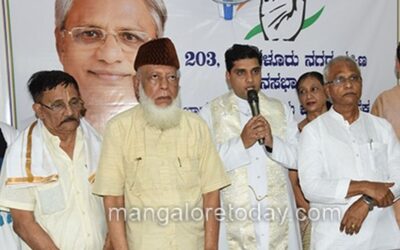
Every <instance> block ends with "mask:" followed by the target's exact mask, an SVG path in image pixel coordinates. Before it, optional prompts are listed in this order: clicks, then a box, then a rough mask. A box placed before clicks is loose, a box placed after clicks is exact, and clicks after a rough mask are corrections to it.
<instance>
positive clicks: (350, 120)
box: [299, 56, 400, 249]
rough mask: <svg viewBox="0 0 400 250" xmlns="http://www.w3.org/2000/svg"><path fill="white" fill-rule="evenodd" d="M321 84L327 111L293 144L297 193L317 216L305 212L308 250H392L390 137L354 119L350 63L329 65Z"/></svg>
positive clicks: (385, 127)
mask: <svg viewBox="0 0 400 250" xmlns="http://www.w3.org/2000/svg"><path fill="white" fill-rule="evenodd" d="M324 78H325V81H326V84H325V91H326V93H327V95H328V97H329V98H330V99H331V101H332V104H333V106H332V108H331V109H330V110H329V111H328V112H326V113H324V114H322V115H321V116H319V117H318V118H316V119H315V120H314V121H312V122H311V123H310V124H308V125H307V126H306V127H305V128H304V129H303V131H302V133H301V136H300V142H299V177H300V185H301V187H302V190H303V192H304V194H305V196H306V198H307V199H308V200H309V201H310V205H311V209H310V211H314V212H316V211H318V214H319V215H320V216H319V218H317V217H315V218H313V216H311V215H312V214H311V212H310V219H311V221H312V223H313V225H312V232H311V248H312V249H400V229H399V227H398V225H397V223H396V219H395V215H394V210H393V209H392V205H393V201H394V200H396V199H397V198H398V197H399V195H400V186H399V184H400V144H399V141H398V140H397V137H396V134H395V132H394V130H393V128H392V126H391V125H390V124H389V123H388V122H387V121H386V120H384V119H382V118H378V117H376V116H373V115H370V114H368V113H363V112H360V110H359V108H358V103H359V100H360V97H361V92H362V91H361V90H362V78H361V72H360V69H359V68H358V66H357V63H356V62H355V61H354V60H353V59H351V58H350V57H345V56H339V57H336V58H334V59H332V60H331V61H330V62H329V63H328V65H327V66H326V67H325V70H324ZM333 209H335V210H337V211H338V212H337V213H331V212H329V211H333ZM314 214H317V213H314ZM329 214H330V215H329ZM327 215H329V216H327Z"/></svg>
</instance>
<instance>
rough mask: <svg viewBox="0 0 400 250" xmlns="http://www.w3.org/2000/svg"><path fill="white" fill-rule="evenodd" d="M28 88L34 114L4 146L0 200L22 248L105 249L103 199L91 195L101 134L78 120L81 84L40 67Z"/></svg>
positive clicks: (62, 73) (63, 73)
mask: <svg viewBox="0 0 400 250" xmlns="http://www.w3.org/2000/svg"><path fill="white" fill-rule="evenodd" d="M28 87H29V91H30V93H31V95H32V98H33V100H34V104H33V105H32V108H33V110H34V111H35V114H36V116H37V117H38V119H37V120H36V121H35V122H34V123H32V125H30V126H29V127H28V128H26V129H25V130H24V131H23V132H22V133H21V134H20V135H19V136H18V137H17V138H16V140H15V141H14V143H13V144H12V145H11V146H10V148H9V149H7V153H6V156H5V158H4V165H3V168H2V173H1V178H0V206H3V207H6V208H9V209H10V212H11V215H12V218H13V221H14V225H13V227H14V230H15V232H16V233H17V234H18V236H20V237H21V239H22V240H23V241H24V243H23V244H22V249H49V250H50V249H103V247H105V249H107V248H106V247H110V246H109V245H105V237H106V231H107V228H106V222H105V217H104V209H103V206H102V199H101V197H98V196H95V195H93V194H92V182H93V180H94V174H95V171H96V169H97V164H98V156H99V151H100V143H101V138H100V137H99V135H98V134H97V132H96V131H95V130H94V128H93V127H91V126H90V125H89V123H87V122H86V121H85V120H84V119H83V118H82V113H83V112H84V106H83V102H82V100H81V98H80V94H79V87H78V83H77V82H76V80H75V79H74V78H73V77H72V76H70V75H69V74H67V73H65V72H62V71H39V72H37V73H35V74H33V75H32V77H31V78H30V80H29V85H28ZM0 245H1V243H0Z"/></svg>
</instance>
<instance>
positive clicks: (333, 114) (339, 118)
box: [328, 106, 361, 126]
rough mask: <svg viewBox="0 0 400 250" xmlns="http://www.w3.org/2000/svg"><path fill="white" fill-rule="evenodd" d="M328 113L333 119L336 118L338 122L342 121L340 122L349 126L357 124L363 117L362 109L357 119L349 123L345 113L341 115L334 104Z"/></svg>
mask: <svg viewBox="0 0 400 250" xmlns="http://www.w3.org/2000/svg"><path fill="white" fill-rule="evenodd" d="M328 114H329V115H330V116H331V117H332V118H333V119H335V120H336V121H338V122H340V123H342V124H345V125H347V126H350V125H353V124H356V123H358V122H359V121H360V119H361V111H360V113H359V115H358V117H357V119H356V120H355V121H354V122H353V123H352V124H349V122H348V121H346V120H345V119H344V118H343V115H341V114H340V113H338V112H336V110H335V109H334V108H333V106H332V107H331V108H330V109H329V110H328Z"/></svg>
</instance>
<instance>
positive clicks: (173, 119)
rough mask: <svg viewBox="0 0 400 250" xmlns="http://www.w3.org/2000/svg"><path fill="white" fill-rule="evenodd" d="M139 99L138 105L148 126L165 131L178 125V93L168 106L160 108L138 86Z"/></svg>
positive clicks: (179, 110)
mask: <svg viewBox="0 0 400 250" xmlns="http://www.w3.org/2000/svg"><path fill="white" fill-rule="evenodd" d="M139 98H140V104H141V105H142V107H143V110H144V119H145V120H146V122H147V124H148V125H150V126H151V127H155V128H158V129H160V130H167V129H170V128H173V127H176V126H178V125H179V122H180V119H181V115H182V110H181V108H180V104H181V99H180V96H179V93H178V95H177V97H176V98H175V99H174V100H173V101H172V103H171V104H170V105H168V106H167V107H162V108H160V107H158V106H157V105H156V104H155V103H154V101H153V100H152V99H150V98H149V97H148V96H147V95H146V93H145V92H144V89H143V87H142V85H141V84H140V87H139Z"/></svg>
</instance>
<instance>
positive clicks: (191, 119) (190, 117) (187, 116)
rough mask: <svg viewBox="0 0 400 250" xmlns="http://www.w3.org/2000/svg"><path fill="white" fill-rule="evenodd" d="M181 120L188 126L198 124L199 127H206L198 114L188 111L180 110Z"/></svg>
mask: <svg viewBox="0 0 400 250" xmlns="http://www.w3.org/2000/svg"><path fill="white" fill-rule="evenodd" d="M182 118H183V119H184V120H186V121H187V122H188V123H190V124H198V125H200V126H202V125H206V124H205V121H204V120H203V119H202V118H201V117H200V116H199V114H196V113H193V112H190V111H186V110H182ZM206 126H207V125H206Z"/></svg>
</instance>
